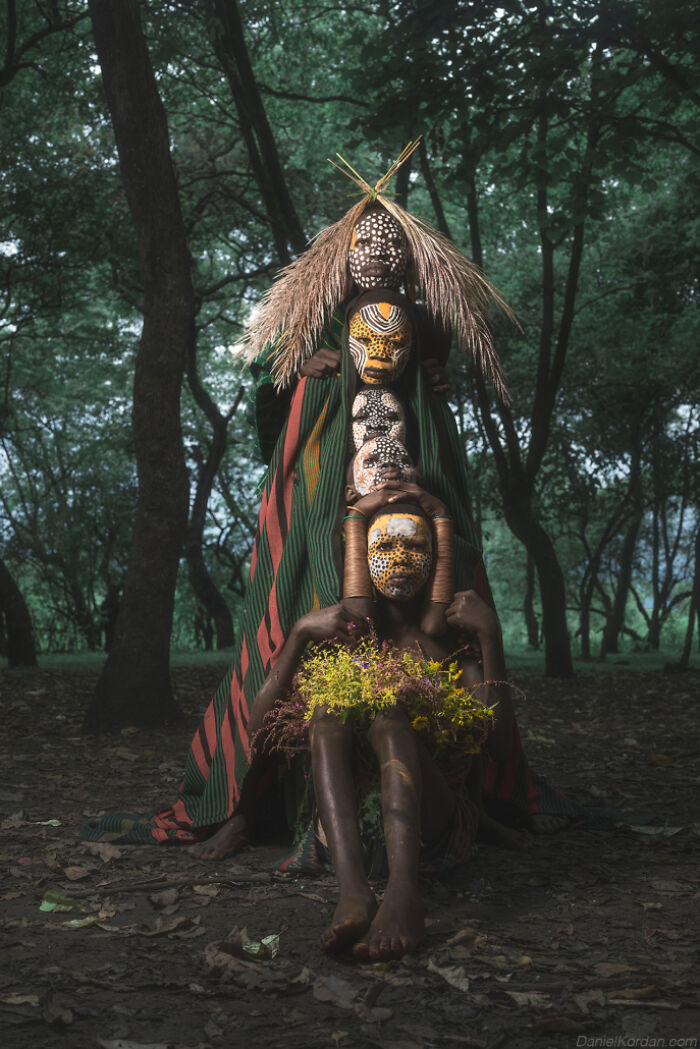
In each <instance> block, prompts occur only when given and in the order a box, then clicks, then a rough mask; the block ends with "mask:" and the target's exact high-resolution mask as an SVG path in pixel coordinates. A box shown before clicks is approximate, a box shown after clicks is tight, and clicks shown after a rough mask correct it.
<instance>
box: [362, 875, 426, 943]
mask: <svg viewBox="0 0 700 1049" xmlns="http://www.w3.org/2000/svg"><path fill="white" fill-rule="evenodd" d="M424 936H425V907H424V905H423V900H422V898H421V895H420V893H419V892H418V890H417V888H415V887H413V886H406V885H402V886H397V887H396V888H394V889H392V888H387V890H386V892H385V893H384V899H383V900H382V903H381V906H380V908H379V910H378V911H377V913H376V916H375V918H374V921H373V922H372V924H371V925H370V927H369V930H368V931H367V933H366V935H365V936H363V937H362V939H360V940H358V941H357V943H356V944H355V946H354V947H353V949H352V953H353V955H354V956H355V958H358V959H360V960H361V961H371V962H374V961H379V960H384V959H389V958H400V957H401V956H402V955H403V954H409V953H410V952H411V951H415V949H416V947H418V946H419V945H420V944H421V943H422V942H423V937H424Z"/></svg>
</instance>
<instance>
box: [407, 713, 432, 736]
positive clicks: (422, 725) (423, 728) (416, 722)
mask: <svg viewBox="0 0 700 1049" xmlns="http://www.w3.org/2000/svg"><path fill="white" fill-rule="evenodd" d="M411 728H414V729H415V730H416V732H427V731H428V729H429V728H430V722H429V721H428V719H427V718H426V717H424V716H423V715H422V714H419V715H418V717H416V718H414V719H413V721H412V722H411Z"/></svg>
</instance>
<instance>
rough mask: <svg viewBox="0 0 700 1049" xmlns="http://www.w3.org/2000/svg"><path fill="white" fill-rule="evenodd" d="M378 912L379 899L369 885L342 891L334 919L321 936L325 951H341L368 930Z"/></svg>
mask: <svg viewBox="0 0 700 1049" xmlns="http://www.w3.org/2000/svg"><path fill="white" fill-rule="evenodd" d="M376 913H377V901H376V899H375V898H374V893H373V892H372V890H371V889H370V887H369V886H366V887H365V888H364V889H359V890H357V891H355V892H342V891H341V894H340V899H339V900H338V906H337V907H336V909H335V913H334V915H333V921H332V922H331V924H330V925H329V926H328V928H327V929H326V931H325V932H324V934H323V936H322V937H321V945H322V947H323V949H324V951H339V950H342V948H343V947H347V946H348V945H349V944H351V943H355V941H356V940H358V939H359V938H360V936H362V934H363V933H365V932H367V930H368V929H369V927H370V924H371V922H372V918H373V917H374V916H375V914H376Z"/></svg>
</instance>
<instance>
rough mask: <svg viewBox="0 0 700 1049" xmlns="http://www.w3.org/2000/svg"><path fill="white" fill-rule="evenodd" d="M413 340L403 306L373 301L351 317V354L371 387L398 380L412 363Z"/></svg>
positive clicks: (349, 338) (349, 332)
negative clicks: (409, 362)
mask: <svg viewBox="0 0 700 1049" xmlns="http://www.w3.org/2000/svg"><path fill="white" fill-rule="evenodd" d="M412 341H413V329H412V326H411V320H410V317H409V316H408V314H407V313H406V310H404V309H402V308H401V306H393V305H392V304H391V303H389V302H373V303H371V304H369V305H367V306H362V307H360V309H359V310H357V311H356V312H355V313H353V314H352V316H351V317H350V324H349V325H348V347H349V349H350V356H351V357H352V361H353V364H354V365H355V368H356V369H357V374H358V375H359V376H360V378H361V379H362V381H363V382H364V383H366V384H367V385H368V386H385V385H386V384H387V383H389V382H393V381H394V379H398V377H399V375H401V373H402V372H403V370H404V369H405V367H406V365H407V364H408V358H409V356H410V354H411V343H412Z"/></svg>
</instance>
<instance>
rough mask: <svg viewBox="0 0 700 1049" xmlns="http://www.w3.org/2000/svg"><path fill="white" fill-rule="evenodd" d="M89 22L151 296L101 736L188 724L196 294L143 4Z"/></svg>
mask: <svg viewBox="0 0 700 1049" xmlns="http://www.w3.org/2000/svg"><path fill="white" fill-rule="evenodd" d="M90 15H91V18H92V25H93V32H94V36H95V45H96V47H97V52H98V55H99V59H100V65H101V68H102V76H103V81H104V86H105V93H106V95H107V102H108V105H109V110H110V113H111V117H112V123H113V126H114V134H115V138H116V142H117V149H118V151H119V160H120V166H121V173H122V179H123V182H124V187H125V190H126V195H127V200H128V203H129V210H130V212H131V216H132V219H133V223H134V227H135V229H136V235H137V238H138V243H139V257H140V265H141V274H142V278H143V286H144V310H143V315H144V319H143V329H142V333H141V340H140V344H139V350H138V355H137V358H136V371H135V376H134V408H133V428H134V443H135V449H136V460H137V467H138V482H139V494H138V505H137V510H136V521H135V525H134V534H133V540H132V544H131V551H130V555H129V563H128V567H127V572H126V579H125V584H124V596H123V598H122V602H121V605H120V608H119V615H118V618H117V623H116V628H115V635H114V639H113V643H112V646H111V648H110V652H109V656H108V658H107V662H106V664H105V666H104V668H103V670H102V673H101V675H100V679H99V681H98V684H97V687H96V689H95V693H94V696H93V698H92V701H91V704H90V706H89V709H88V711H87V713H86V716H85V721H84V725H83V727H84V729H85V731H89V732H95V731H104V730H107V729H114V728H119V727H121V726H123V725H125V724H130V723H136V724H160V723H162V722H163V721H165V720H168V719H169V718H172V717H174V716H176V715H177V713H178V711H177V707H176V705H175V702H174V700H173V696H172V690H171V684H170V676H169V668H168V658H169V642H170V630H171V625H172V618H173V602H174V590H175V581H176V577H177V566H178V561H179V557H180V552H181V546H182V540H183V538H184V532H185V525H186V520H187V503H188V484H187V473H186V469H185V460H184V452H183V445H182V433H181V427H180V391H181V386H182V376H183V370H184V366H185V358H186V353H187V347H188V345H189V341H190V340H191V338H192V335H193V328H194V294H193V289H192V280H191V273H190V258H189V252H188V248H187V241H186V236H185V229H184V224H183V220H182V214H181V211H180V202H179V197H178V189H177V183H176V180H175V173H174V170H173V166H172V161H171V157H170V149H169V142H168V127H167V122H166V117H165V112H164V109H163V106H162V103H161V100H160V97H159V94H158V88H157V85H156V81H155V78H154V75H153V69H152V67H151V63H150V59H149V55H148V51H147V48H146V44H145V41H144V37H143V32H142V28H141V21H140V16H139V4H138V2H137V0H90Z"/></svg>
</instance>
